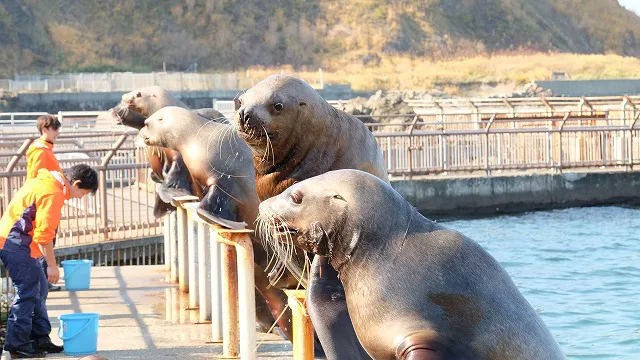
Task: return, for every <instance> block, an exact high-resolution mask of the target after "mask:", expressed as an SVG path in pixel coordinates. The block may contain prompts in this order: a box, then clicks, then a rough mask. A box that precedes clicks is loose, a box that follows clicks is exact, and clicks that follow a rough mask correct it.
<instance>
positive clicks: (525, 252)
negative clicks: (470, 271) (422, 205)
mask: <svg viewBox="0 0 640 360" xmlns="http://www.w3.org/2000/svg"><path fill="white" fill-rule="evenodd" d="M441 223H442V224H444V225H445V226H447V227H450V228H453V229H456V230H458V231H460V232H462V233H464V234H465V235H467V236H469V237H471V238H472V239H474V240H475V241H477V242H478V243H480V245H482V246H483V247H484V248H485V249H486V250H487V251H489V253H491V255H493V256H494V257H495V258H496V259H497V260H498V261H499V262H500V263H501V264H502V266H504V268H505V269H506V270H507V271H508V272H509V274H510V275H511V277H512V279H513V280H514V282H515V283H516V285H517V286H518V288H519V289H520V291H521V292H522V293H523V295H524V296H525V298H526V299H527V300H528V301H529V303H531V305H533V307H534V308H535V309H536V310H537V311H538V312H539V313H540V315H541V316H542V318H543V320H544V321H545V323H546V324H547V325H548V326H549V328H550V329H551V332H552V333H553V335H554V336H555V338H556V339H557V340H558V342H559V343H560V346H561V347H562V349H563V351H564V352H565V354H567V357H568V358H569V359H640V209H631V208H622V207H594V208H575V209H566V210H554V211H541V212H535V213H526V214H522V215H515V216H500V217H494V218H486V219H473V220H455V221H441Z"/></svg>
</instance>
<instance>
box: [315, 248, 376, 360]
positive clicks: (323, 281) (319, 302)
mask: <svg viewBox="0 0 640 360" xmlns="http://www.w3.org/2000/svg"><path fill="white" fill-rule="evenodd" d="M307 309H308V311H309V315H310V316H311V321H312V322H313V328H314V330H315V333H316V334H317V335H318V338H319V339H320V343H321V344H322V347H323V349H324V352H325V354H326V356H327V359H354V360H355V359H363V360H368V359H371V357H370V356H369V354H367V352H366V351H365V350H364V348H363V347H362V344H360V341H359V340H358V337H357V336H356V332H355V330H354V329H353V324H352V323H351V317H350V316H349V310H348V309H347V301H346V297H345V293H344V287H343V286H342V282H341V281H340V279H338V272H337V271H335V270H334V268H333V267H332V266H331V264H330V263H329V259H328V258H326V257H323V256H319V255H316V256H315V257H314V258H313V263H312V264H311V282H310V283H309V287H307Z"/></svg>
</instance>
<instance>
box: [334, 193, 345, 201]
mask: <svg viewBox="0 0 640 360" xmlns="http://www.w3.org/2000/svg"><path fill="white" fill-rule="evenodd" d="M333 198H334V199H338V200H344V198H343V197H342V196H340V195H338V194H335V195H333Z"/></svg>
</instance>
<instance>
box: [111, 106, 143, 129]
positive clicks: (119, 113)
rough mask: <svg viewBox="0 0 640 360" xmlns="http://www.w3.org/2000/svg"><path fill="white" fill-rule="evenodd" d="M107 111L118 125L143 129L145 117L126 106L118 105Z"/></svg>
mask: <svg viewBox="0 0 640 360" xmlns="http://www.w3.org/2000/svg"><path fill="white" fill-rule="evenodd" d="M109 111H110V112H112V113H113V114H114V117H115V118H116V122H117V123H118V125H124V126H128V127H132V128H134V129H138V130H140V129H142V128H143V127H144V121H145V120H147V118H146V117H145V116H143V115H141V114H139V113H137V112H135V111H133V110H131V109H129V108H128V107H126V106H121V105H118V106H116V107H114V108H113V109H111V110H109Z"/></svg>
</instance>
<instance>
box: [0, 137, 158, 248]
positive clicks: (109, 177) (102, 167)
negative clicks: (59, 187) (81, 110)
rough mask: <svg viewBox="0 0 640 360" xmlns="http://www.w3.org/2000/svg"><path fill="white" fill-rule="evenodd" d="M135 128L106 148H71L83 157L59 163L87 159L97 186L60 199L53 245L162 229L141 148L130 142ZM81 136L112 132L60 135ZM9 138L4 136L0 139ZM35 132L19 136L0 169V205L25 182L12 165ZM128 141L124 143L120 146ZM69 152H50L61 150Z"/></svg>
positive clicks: (140, 234)
mask: <svg viewBox="0 0 640 360" xmlns="http://www.w3.org/2000/svg"><path fill="white" fill-rule="evenodd" d="M135 134H136V132H135V131H134V132H125V133H121V134H119V135H117V139H116V140H115V141H114V142H113V144H111V145H110V146H108V147H105V146H102V147H95V148H89V149H74V150H72V151H73V152H76V153H81V154H86V155H88V157H86V158H79V159H71V160H67V161H61V167H63V168H65V167H68V166H71V165H73V164H76V163H87V164H89V165H92V166H93V168H94V169H96V170H97V171H98V174H99V181H100V185H99V188H98V191H97V193H96V195H95V196H94V195H89V196H86V197H84V198H83V199H72V200H69V201H66V202H65V206H64V207H63V211H62V220H61V223H60V227H59V232H58V236H57V242H56V246H71V245H79V244H88V243H95V242H101V241H105V240H113V239H127V238H139V237H147V236H157V235H160V234H161V233H162V222H161V221H159V220H156V219H155V217H154V216H153V206H154V203H155V194H154V190H155V189H154V188H149V186H148V184H147V174H148V169H149V165H148V162H147V160H146V153H145V151H146V150H145V149H136V148H135V147H132V146H131V138H132V136H133V135H135ZM69 137H72V138H73V139H76V140H77V139H82V138H83V137H86V138H91V139H99V138H100V137H105V138H108V137H113V134H112V133H102V134H101V133H99V132H97V133H91V134H73V135H71V134H67V135H64V136H61V138H62V139H65V138H67V139H68V138H69ZM7 138H9V139H13V138H12V137H4V138H3V139H7ZM34 138H35V136H31V137H28V138H26V139H24V138H22V139H23V140H22V143H21V145H20V148H19V149H18V150H17V151H15V152H14V153H13V155H12V156H11V158H10V160H9V162H8V163H7V164H6V165H5V169H4V171H1V172H0V194H1V197H2V201H1V202H0V203H1V205H2V207H1V208H0V213H1V212H2V211H3V209H6V208H7V206H8V204H9V202H10V201H11V198H12V195H13V194H14V193H15V191H17V189H19V188H20V187H21V186H22V184H23V183H24V181H25V176H26V171H25V170H24V169H18V165H19V164H20V160H21V159H22V158H23V156H24V153H25V152H26V150H27V148H28V147H29V145H30V144H31V143H32V142H33V140H34ZM125 144H128V145H125ZM65 152H69V150H56V151H55V153H65Z"/></svg>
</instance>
